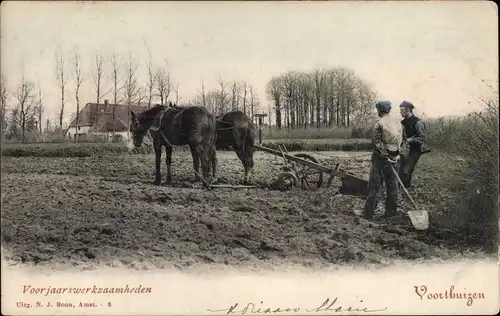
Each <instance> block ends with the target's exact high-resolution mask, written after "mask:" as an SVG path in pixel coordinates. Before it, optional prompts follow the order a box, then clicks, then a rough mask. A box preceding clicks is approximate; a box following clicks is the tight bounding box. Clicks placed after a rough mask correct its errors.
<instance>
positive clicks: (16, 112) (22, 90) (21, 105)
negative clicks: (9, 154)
mask: <svg viewBox="0 0 500 316" xmlns="http://www.w3.org/2000/svg"><path fill="white" fill-rule="evenodd" d="M16 99H17V102H18V106H17V108H15V109H13V120H14V122H13V123H14V124H16V125H17V126H18V127H19V129H20V132H21V135H20V136H21V142H23V143H24V141H25V134H26V131H27V129H28V128H29V129H32V128H33V127H34V128H36V124H33V123H34V119H35V118H36V101H35V85H34V84H33V83H32V82H28V81H26V80H25V79H24V75H23V77H22V79H21V84H20V85H19V87H18V88H17V91H16ZM32 125H35V126H32ZM59 126H60V127H61V126H62V123H61V121H60V123H59Z"/></svg>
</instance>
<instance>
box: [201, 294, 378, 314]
mask: <svg viewBox="0 0 500 316" xmlns="http://www.w3.org/2000/svg"><path fill="white" fill-rule="evenodd" d="M337 301H338V298H337V297H336V298H334V299H333V300H331V301H330V298H327V299H326V300H325V301H324V302H323V304H321V305H320V306H319V307H316V308H311V309H305V310H304V311H305V312H307V313H317V312H325V311H331V312H336V313H340V312H364V313H372V312H381V311H385V310H387V307H385V308H383V309H368V308H367V307H365V308H353V307H351V306H349V307H347V308H345V307H344V306H341V305H339V306H335V304H336V303H337ZM360 303H363V301H362V300H361V301H360ZM262 304H264V302H263V301H261V302H260V304H259V306H257V304H255V303H252V302H250V303H247V305H245V307H243V308H242V309H239V310H238V309H236V308H237V307H238V306H239V303H235V304H234V305H230V306H229V308H226V309H207V311H208V312H214V313H218V312H219V313H220V312H226V315H229V314H241V315H245V314H247V313H248V314H273V313H298V312H300V311H302V310H301V308H300V307H298V306H296V307H287V308H283V307H265V306H262Z"/></svg>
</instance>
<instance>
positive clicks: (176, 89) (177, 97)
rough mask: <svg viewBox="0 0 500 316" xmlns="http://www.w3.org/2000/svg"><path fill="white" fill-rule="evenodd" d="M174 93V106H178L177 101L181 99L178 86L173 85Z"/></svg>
mask: <svg viewBox="0 0 500 316" xmlns="http://www.w3.org/2000/svg"><path fill="white" fill-rule="evenodd" d="M174 92H175V104H179V101H180V100H181V99H182V98H181V97H179V84H176V85H175V89H174Z"/></svg>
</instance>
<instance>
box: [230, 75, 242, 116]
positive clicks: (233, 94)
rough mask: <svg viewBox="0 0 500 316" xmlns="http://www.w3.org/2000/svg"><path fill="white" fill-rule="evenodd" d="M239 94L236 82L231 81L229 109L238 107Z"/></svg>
mask: <svg viewBox="0 0 500 316" xmlns="http://www.w3.org/2000/svg"><path fill="white" fill-rule="evenodd" d="M239 94H240V87H239V85H238V82H237V81H236V80H235V81H233V82H232V83H231V110H233V111H234V110H237V109H238V99H239Z"/></svg>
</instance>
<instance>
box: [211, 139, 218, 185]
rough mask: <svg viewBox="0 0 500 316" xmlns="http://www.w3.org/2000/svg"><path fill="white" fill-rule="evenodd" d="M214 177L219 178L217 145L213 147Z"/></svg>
mask: <svg viewBox="0 0 500 316" xmlns="http://www.w3.org/2000/svg"><path fill="white" fill-rule="evenodd" d="M211 157H212V177H213V178H214V179H217V151H216V149H215V146H214V147H213V148H212V156H211Z"/></svg>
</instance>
